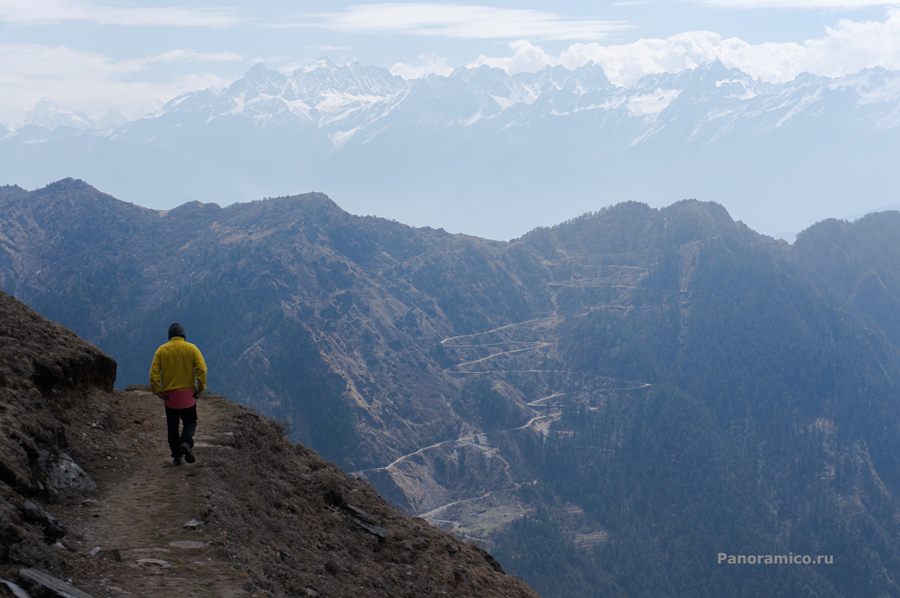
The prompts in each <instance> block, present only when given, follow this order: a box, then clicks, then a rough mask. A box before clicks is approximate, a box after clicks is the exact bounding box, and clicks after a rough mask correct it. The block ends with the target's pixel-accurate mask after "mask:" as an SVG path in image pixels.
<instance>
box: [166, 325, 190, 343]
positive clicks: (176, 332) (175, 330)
mask: <svg viewBox="0 0 900 598" xmlns="http://www.w3.org/2000/svg"><path fill="white" fill-rule="evenodd" d="M173 336H180V337H181V338H183V339H187V337H186V336H185V335H184V326H182V325H181V324H179V323H178V322H173V323H172V325H171V326H169V338H172V337H173Z"/></svg>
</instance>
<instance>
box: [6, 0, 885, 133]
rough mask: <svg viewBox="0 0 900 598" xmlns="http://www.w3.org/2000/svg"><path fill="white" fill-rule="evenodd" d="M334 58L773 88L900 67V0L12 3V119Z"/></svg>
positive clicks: (135, 108) (96, 110)
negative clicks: (42, 104)
mask: <svg viewBox="0 0 900 598" xmlns="http://www.w3.org/2000/svg"><path fill="white" fill-rule="evenodd" d="M322 57H327V58H329V59H331V60H332V61H334V62H336V63H339V64H346V63H349V62H352V61H354V60H358V61H360V62H362V63H363V64H372V65H377V66H382V67H385V68H388V69H391V70H392V72H393V73H395V74H397V75H401V76H403V77H406V78H411V77H418V76H423V75H426V74H429V73H436V74H439V75H446V74H449V72H450V71H452V69H453V68H455V67H460V66H474V65H481V64H487V65H491V66H495V67H499V68H504V69H506V70H507V71H508V72H510V73H513V72H520V71H535V70H539V69H541V68H543V67H545V66H547V65H557V64H561V65H562V66H565V67H567V68H575V67H577V66H581V65H582V64H586V63H587V62H589V61H591V60H593V61H595V62H597V63H598V64H600V65H601V66H603V68H604V69H605V70H606V73H607V76H608V77H609V78H610V79H611V80H612V81H613V82H614V83H616V84H617V85H623V86H627V85H631V84H633V83H634V82H635V81H636V80H637V79H638V78H639V77H640V76H642V75H644V74H648V73H658V72H663V71H670V72H677V71H680V70H683V69H686V68H693V67H695V66H697V65H699V64H702V63H704V62H707V61H711V60H713V59H715V58H719V59H721V60H722V61H723V62H724V63H725V65H726V66H729V67H738V68H741V69H742V70H744V71H746V72H748V73H750V74H751V75H753V76H754V77H758V78H761V79H764V80H768V81H788V80H790V79H792V78H793V77H794V76H796V75H797V74H798V73H801V72H812V73H815V74H819V75H827V76H840V75H845V74H851V73H855V72H858V71H859V70H861V69H863V68H868V67H873V66H882V67H884V68H887V69H891V70H900V0H894V1H884V0H666V1H653V0H630V1H628V0H626V1H620V2H611V1H598V2H585V1H575V0H561V1H560V0H558V1H556V2H552V3H551V2H547V1H540V0H531V1H525V0H522V1H518V2H509V1H506V2H480V3H471V4H464V3H436V2H434V3H429V2H403V3H399V2H398V3H377V4H360V3H354V2H346V1H340V0H333V1H329V2H298V1H294V2H289V1H270V2H266V1H262V2H260V1H254V2H248V1H245V0H242V1H229V0H216V1H215V2H192V3H185V2H165V1H163V2H149V1H147V2H145V1H143V0H133V1H128V2H124V1H115V0H0V123H3V124H6V125H7V126H15V124H16V122H17V120H18V121H21V119H23V118H24V115H25V114H27V112H28V111H29V110H31V109H32V108H33V107H34V106H35V104H36V103H37V102H38V101H39V100H40V99H41V98H42V97H48V98H50V99H51V100H53V101H54V102H56V103H59V104H69V105H72V106H75V107H79V108H82V109H84V110H86V111H87V112H88V115H89V116H91V117H96V116H99V115H100V114H101V113H102V112H104V111H105V110H106V109H107V108H109V107H112V106H115V107H117V108H118V109H120V110H121V111H122V113H123V114H124V115H125V116H127V117H129V118H136V117H138V116H140V115H141V114H143V113H145V112H147V111H149V110H152V109H153V108H154V107H155V106H156V105H158V103H160V102H165V101H168V100H170V99H172V98H173V97H176V96H177V95H179V94H180V93H183V92H185V91H193V90H198V89H205V88H209V87H213V88H221V87H224V86H227V85H228V84H230V83H231V82H232V81H234V80H235V79H237V78H239V77H240V76H242V75H243V73H244V72H245V71H246V70H247V69H248V68H249V67H250V66H251V65H253V64H254V63H256V62H263V63H264V64H265V65H266V66H267V67H268V68H271V69H279V70H281V71H283V72H290V71H291V70H293V69H294V68H296V67H299V66H304V65H308V64H310V63H312V62H314V61H315V60H318V59H320V58H322Z"/></svg>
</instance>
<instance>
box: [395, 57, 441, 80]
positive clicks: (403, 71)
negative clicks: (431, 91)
mask: <svg viewBox="0 0 900 598" xmlns="http://www.w3.org/2000/svg"><path fill="white" fill-rule="evenodd" d="M419 60H420V61H421V62H422V64H419V65H412V64H405V63H403V62H398V63H397V64H395V65H394V66H392V67H391V74H392V75H399V76H401V77H403V78H404V79H420V78H422V77H425V76H427V75H441V76H442V77H446V76H447V75H449V74H450V73H452V72H453V67H452V66H447V59H445V58H435V57H434V56H426V55H425V54H419Z"/></svg>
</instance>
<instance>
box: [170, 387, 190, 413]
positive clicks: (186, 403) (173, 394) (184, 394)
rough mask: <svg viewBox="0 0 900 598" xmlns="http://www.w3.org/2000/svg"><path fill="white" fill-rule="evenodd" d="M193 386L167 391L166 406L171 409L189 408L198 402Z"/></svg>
mask: <svg viewBox="0 0 900 598" xmlns="http://www.w3.org/2000/svg"><path fill="white" fill-rule="evenodd" d="M194 392H195V391H194V389H193V388H179V389H178V390H169V391H166V396H167V397H169V398H168V399H167V400H166V407H168V408H169V409H187V408H188V407H193V406H194V405H196V404H197V399H195V398H194Z"/></svg>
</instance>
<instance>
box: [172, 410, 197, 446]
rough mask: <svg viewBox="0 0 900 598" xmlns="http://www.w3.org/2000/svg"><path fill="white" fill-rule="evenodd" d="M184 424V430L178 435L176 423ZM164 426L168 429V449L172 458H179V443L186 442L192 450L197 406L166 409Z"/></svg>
mask: <svg viewBox="0 0 900 598" xmlns="http://www.w3.org/2000/svg"><path fill="white" fill-rule="evenodd" d="M179 420H181V421H182V422H184V429H183V430H182V431H181V434H179V433H178V421H179ZM166 425H167V426H168V428H169V448H170V449H172V457H173V458H174V457H180V456H181V443H182V442H187V443H188V444H190V445H191V447H192V448H193V446H194V430H196V429H197V406H196V405H194V406H193V407H188V408H186V409H170V408H169V407H166Z"/></svg>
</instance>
